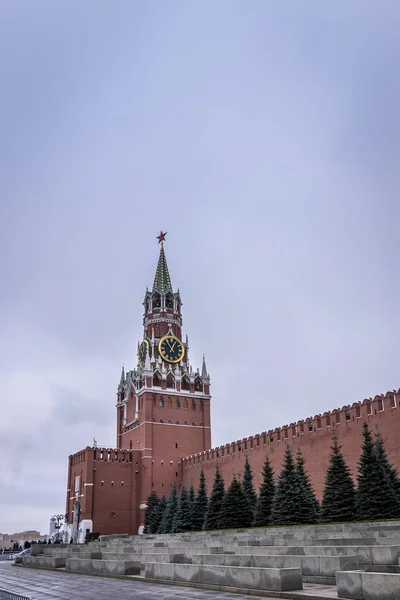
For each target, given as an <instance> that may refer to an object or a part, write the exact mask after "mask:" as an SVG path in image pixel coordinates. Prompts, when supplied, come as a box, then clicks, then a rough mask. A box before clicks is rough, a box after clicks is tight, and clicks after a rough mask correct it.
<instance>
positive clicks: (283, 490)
mask: <svg viewBox="0 0 400 600" xmlns="http://www.w3.org/2000/svg"><path fill="white" fill-rule="evenodd" d="M272 522H273V524H274V525H300V524H303V525H305V524H307V523H315V505H314V503H313V502H312V500H311V498H310V495H309V494H308V493H307V490H306V488H305V486H304V483H303V481H302V480H301V479H300V476H299V474H298V473H297V469H296V466H295V464H294V461H293V455H292V452H291V450H290V448H286V452H285V459H284V464H283V469H282V471H281V473H280V475H279V478H278V483H277V486H276V491H275V496H274V501H273V504H272Z"/></svg>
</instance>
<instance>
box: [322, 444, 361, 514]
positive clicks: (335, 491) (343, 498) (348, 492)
mask: <svg viewBox="0 0 400 600" xmlns="http://www.w3.org/2000/svg"><path fill="white" fill-rule="evenodd" d="M340 448H341V446H339V445H338V441H337V438H334V439H333V446H332V454H331V458H330V463H329V466H328V470H327V472H326V478H325V489H324V494H323V499H322V505H321V520H322V521H323V522H325V523H336V522H338V523H340V522H346V521H354V519H355V516H356V490H355V486H354V481H353V478H352V476H351V471H350V469H349V467H348V465H347V464H346V462H345V460H344V458H343V454H342V453H341V451H340Z"/></svg>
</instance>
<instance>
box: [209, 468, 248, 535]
mask: <svg viewBox="0 0 400 600" xmlns="http://www.w3.org/2000/svg"><path fill="white" fill-rule="evenodd" d="M252 521H253V511H252V510H251V507H250V505H249V501H248V499H247V496H246V494H245V492H244V489H243V485H242V484H241V483H240V481H239V480H238V479H236V477H234V478H233V481H232V483H231V485H230V486H229V488H228V490H227V492H226V494H225V497H224V499H223V502H222V509H221V513H220V516H219V520H218V527H219V529H235V528H239V527H250V526H251V523H252Z"/></svg>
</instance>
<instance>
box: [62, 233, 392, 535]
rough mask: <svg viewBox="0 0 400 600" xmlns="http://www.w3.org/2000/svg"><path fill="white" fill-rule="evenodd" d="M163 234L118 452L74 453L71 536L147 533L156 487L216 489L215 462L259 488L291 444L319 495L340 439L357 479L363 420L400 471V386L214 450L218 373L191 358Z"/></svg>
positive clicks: (123, 383) (121, 390) (120, 397)
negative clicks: (248, 472) (249, 474)
mask: <svg viewBox="0 0 400 600" xmlns="http://www.w3.org/2000/svg"><path fill="white" fill-rule="evenodd" d="M165 236H166V234H165V233H162V232H161V234H160V236H158V240H159V243H160V254H159V259H158V264H157V269H156V274H155V278H154V284H153V288H152V290H151V291H149V290H148V289H146V292H145V296H144V301H143V306H144V313H143V339H142V340H141V341H140V342H139V343H138V358H137V364H136V365H135V366H134V367H133V368H132V369H131V370H129V371H127V372H126V373H125V369H124V368H123V369H122V373H121V378H120V382H119V385H118V387H117V402H116V411H117V419H116V420H117V427H116V448H97V447H92V448H90V447H87V448H85V449H83V450H81V451H80V452H77V453H76V454H73V455H71V456H70V457H69V462H68V480H67V494H66V518H67V521H68V525H67V527H66V531H67V532H68V535H69V536H70V537H72V538H73V540H74V541H83V540H84V536H85V533H86V532H87V531H96V532H99V533H101V534H112V533H127V534H133V533H138V532H141V530H142V526H143V521H144V510H145V508H146V500H147V498H148V496H149V494H150V492H151V490H152V489H154V490H155V491H156V492H157V494H158V495H159V496H161V495H163V494H165V495H166V496H168V494H169V491H170V489H171V486H172V485H173V483H174V482H175V483H176V485H177V486H178V488H179V487H181V486H182V485H185V486H187V487H189V486H190V485H191V483H193V485H194V486H195V488H197V486H198V482H199V476H200V472H201V469H203V470H204V473H205V476H206V481H207V486H208V489H209V490H211V486H212V482H213V479H214V475H215V469H216V467H217V466H219V468H220V469H221V472H222V475H223V477H224V480H225V484H226V485H229V483H230V482H231V480H232V478H233V476H234V475H235V474H236V475H237V476H240V475H241V474H242V473H243V468H244V462H245V456H247V457H248V459H249V462H250V465H251V467H252V470H253V475H254V483H255V485H256V487H257V488H258V487H259V484H260V483H261V473H262V467H263V463H264V461H265V458H266V456H267V455H268V456H269V458H270V460H271V463H272V466H273V468H274V470H275V474H276V475H278V474H279V471H280V469H281V466H282V462H283V455H284V451H285V448H286V447H287V446H288V445H290V446H291V448H292V450H293V451H294V452H296V451H297V449H298V448H300V449H301V451H302V453H303V456H304V459H305V462H306V468H307V470H308V472H309V474H310V477H311V481H312V483H313V485H314V488H315V491H316V493H317V495H318V496H319V497H321V494H322V490H323V486H324V479H325V472H326V468H327V466H328V462H329V456H330V447H331V445H332V438H333V437H334V436H336V437H337V438H338V440H339V444H340V445H341V446H342V451H343V454H344V456H345V459H346V461H347V463H348V464H349V466H350V468H351V470H352V472H353V474H354V476H355V475H356V470H357V461H358V459H359V456H360V453H361V443H362V435H361V432H362V425H363V423H364V422H367V423H368V424H369V427H370V429H371V430H372V431H373V432H376V433H378V432H379V433H380V434H381V435H382V437H383V439H384V442H385V447H386V450H387V452H388V455H389V459H390V461H391V462H392V464H393V465H394V466H396V467H397V468H398V469H399V470H400V435H399V431H400V409H399V402H400V390H399V391H397V392H396V391H393V392H387V393H386V394H385V395H384V396H383V395H382V396H375V397H374V398H373V399H372V398H369V399H366V400H363V401H362V402H355V403H353V404H351V405H347V406H343V407H342V408H337V409H334V410H332V411H329V412H324V413H323V414H322V415H315V416H314V417H310V418H307V419H305V420H301V421H298V422H297V423H291V424H290V425H284V426H282V427H279V428H276V429H274V430H268V431H264V432H262V433H259V434H256V435H253V436H250V437H247V438H243V439H242V440H238V441H236V442H231V443H228V444H225V445H223V446H220V447H218V448H211V417H210V414H211V379H210V374H209V373H208V370H207V366H206V362H205V359H204V358H203V363H202V365H201V368H194V367H193V365H192V364H191V362H190V348H189V342H188V337H187V336H185V339H184V338H183V336H182V322H183V319H182V311H181V306H182V301H181V298H180V293H179V291H177V292H174V291H173V288H172V283H171V278H170V274H169V269H168V266H167V261H166V257H165V252H164V241H165ZM66 541H69V540H66Z"/></svg>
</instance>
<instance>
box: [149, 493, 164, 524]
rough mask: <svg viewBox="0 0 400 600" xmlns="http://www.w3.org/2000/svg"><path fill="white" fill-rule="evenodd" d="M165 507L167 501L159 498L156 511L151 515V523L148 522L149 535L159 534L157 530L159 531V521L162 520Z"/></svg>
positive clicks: (162, 497)
mask: <svg viewBox="0 0 400 600" xmlns="http://www.w3.org/2000/svg"><path fill="white" fill-rule="evenodd" d="M166 506H167V499H166V497H165V496H161V498H160V500H159V502H158V504H157V507H156V509H155V510H154V511H153V514H152V515H151V521H150V527H149V528H150V533H159V531H158V530H159V529H160V525H161V520H162V518H163V514H164V511H165V508H166Z"/></svg>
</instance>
